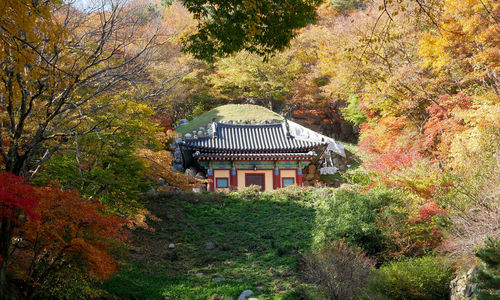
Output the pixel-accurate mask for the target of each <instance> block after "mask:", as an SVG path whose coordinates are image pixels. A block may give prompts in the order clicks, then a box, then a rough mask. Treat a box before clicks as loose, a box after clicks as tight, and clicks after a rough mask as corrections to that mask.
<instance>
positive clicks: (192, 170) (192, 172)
mask: <svg viewBox="0 0 500 300" xmlns="http://www.w3.org/2000/svg"><path fill="white" fill-rule="evenodd" d="M196 173H198V171H197V170H196V169H195V168H194V167H189V168H188V169H186V172H184V174H186V176H191V177H195V176H196Z"/></svg>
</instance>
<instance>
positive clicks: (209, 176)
mask: <svg viewBox="0 0 500 300" xmlns="http://www.w3.org/2000/svg"><path fill="white" fill-rule="evenodd" d="M207 179H208V180H210V182H209V183H208V186H207V191H209V192H213V191H214V190H215V189H214V170H213V169H211V168H210V169H208V170H207Z"/></svg>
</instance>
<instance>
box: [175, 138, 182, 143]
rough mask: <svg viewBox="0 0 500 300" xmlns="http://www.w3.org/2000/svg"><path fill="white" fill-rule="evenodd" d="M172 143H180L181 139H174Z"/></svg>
mask: <svg viewBox="0 0 500 300" xmlns="http://www.w3.org/2000/svg"><path fill="white" fill-rule="evenodd" d="M174 141H175V142H176V143H180V142H182V138H181V137H178V138H175V139H174Z"/></svg>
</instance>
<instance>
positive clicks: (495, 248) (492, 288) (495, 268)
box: [474, 238, 500, 300]
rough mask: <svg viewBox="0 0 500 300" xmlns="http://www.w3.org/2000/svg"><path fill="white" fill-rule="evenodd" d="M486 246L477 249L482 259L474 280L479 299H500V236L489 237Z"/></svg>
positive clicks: (477, 253) (477, 254)
mask: <svg viewBox="0 0 500 300" xmlns="http://www.w3.org/2000/svg"><path fill="white" fill-rule="evenodd" d="M485 244H486V245H485V247H483V248H480V249H477V250H476V256H477V257H478V258H479V259H480V260H481V262H482V263H481V265H480V266H479V267H478V272H477V275H476V277H475V279H474V282H476V283H477V291H478V292H477V296H476V299H477V300H490V299H491V300H493V299H500V238H496V239H494V238H488V239H487V240H486V243H485Z"/></svg>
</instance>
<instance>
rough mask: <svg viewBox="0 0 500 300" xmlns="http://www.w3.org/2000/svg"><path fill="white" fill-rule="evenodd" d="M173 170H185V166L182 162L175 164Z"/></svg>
mask: <svg viewBox="0 0 500 300" xmlns="http://www.w3.org/2000/svg"><path fill="white" fill-rule="evenodd" d="M172 170H173V171H174V172H184V167H183V166H182V164H173V165H172Z"/></svg>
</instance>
